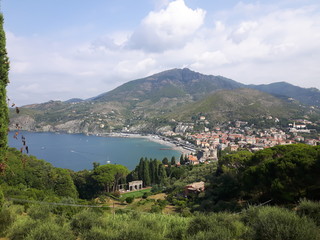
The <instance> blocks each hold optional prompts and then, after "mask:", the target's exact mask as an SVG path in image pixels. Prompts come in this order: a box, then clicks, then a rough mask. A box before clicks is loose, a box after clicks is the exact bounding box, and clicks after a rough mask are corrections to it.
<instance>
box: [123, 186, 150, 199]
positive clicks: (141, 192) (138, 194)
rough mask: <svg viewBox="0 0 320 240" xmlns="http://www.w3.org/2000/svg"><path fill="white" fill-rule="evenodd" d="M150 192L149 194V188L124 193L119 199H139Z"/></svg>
mask: <svg viewBox="0 0 320 240" xmlns="http://www.w3.org/2000/svg"><path fill="white" fill-rule="evenodd" d="M150 192H151V188H147V189H142V190H139V191H134V192H126V193H123V194H121V199H125V198H127V197H134V198H141V197H142V196H144V195H145V194H146V193H147V194H148V193H150Z"/></svg>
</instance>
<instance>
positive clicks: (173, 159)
mask: <svg viewBox="0 0 320 240" xmlns="http://www.w3.org/2000/svg"><path fill="white" fill-rule="evenodd" d="M171 165H176V158H175V156H172V158H171Z"/></svg>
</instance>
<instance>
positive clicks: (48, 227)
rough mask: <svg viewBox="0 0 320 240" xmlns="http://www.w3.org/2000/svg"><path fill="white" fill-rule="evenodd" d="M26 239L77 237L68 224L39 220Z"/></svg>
mask: <svg viewBox="0 0 320 240" xmlns="http://www.w3.org/2000/svg"><path fill="white" fill-rule="evenodd" d="M25 239H26V240H65V239H68V240H69V239H70V240H72V239H76V238H75V236H74V235H73V233H72V232H71V231H70V229H69V228H67V226H63V227H61V226H59V225H57V224H56V223H54V222H50V221H49V222H41V223H40V222H38V223H37V225H36V227H35V228H34V229H32V230H31V231H30V233H29V234H28V235H27V237H26V238H25Z"/></svg>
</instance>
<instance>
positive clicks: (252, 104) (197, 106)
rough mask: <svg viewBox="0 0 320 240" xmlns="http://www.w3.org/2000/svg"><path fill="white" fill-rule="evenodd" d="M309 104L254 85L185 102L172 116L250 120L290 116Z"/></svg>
mask: <svg viewBox="0 0 320 240" xmlns="http://www.w3.org/2000/svg"><path fill="white" fill-rule="evenodd" d="M307 111H308V108H303V107H300V106H299V105H297V104H295V103H291V102H288V101H284V100H282V99H279V98H276V97H274V96H272V95H270V94H267V93H263V92H261V91H258V90H253V89H244V88H242V89H236V90H223V91H219V92H216V93H214V94H212V95H210V96H208V97H206V98H204V99H202V100H201V101H198V102H195V103H192V104H190V105H188V106H185V107H183V108H181V109H179V110H178V111H176V112H175V113H174V114H172V115H171V117H173V118H175V119H179V120H185V121H188V120H189V121H190V120H191V119H192V118H194V117H197V116H200V115H204V116H206V118H207V119H208V120H212V121H214V122H223V121H232V120H236V119H241V120H250V119H257V118H261V117H268V116H272V117H276V118H286V119H288V118H293V117H298V116H302V115H304V114H305V113H307Z"/></svg>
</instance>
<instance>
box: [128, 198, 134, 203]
mask: <svg viewBox="0 0 320 240" xmlns="http://www.w3.org/2000/svg"><path fill="white" fill-rule="evenodd" d="M133 200H134V197H127V198H126V202H127V203H128V204H130V203H133Z"/></svg>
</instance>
